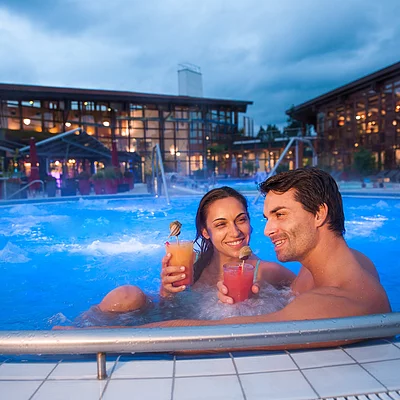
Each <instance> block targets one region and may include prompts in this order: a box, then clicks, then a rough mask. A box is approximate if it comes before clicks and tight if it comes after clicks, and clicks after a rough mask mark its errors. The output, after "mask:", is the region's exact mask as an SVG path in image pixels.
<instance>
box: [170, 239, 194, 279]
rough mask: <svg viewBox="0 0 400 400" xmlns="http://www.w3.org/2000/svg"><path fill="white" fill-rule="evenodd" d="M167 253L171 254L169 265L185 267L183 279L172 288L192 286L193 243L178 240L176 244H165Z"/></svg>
mask: <svg viewBox="0 0 400 400" xmlns="http://www.w3.org/2000/svg"><path fill="white" fill-rule="evenodd" d="M165 250H166V251H167V253H171V259H170V262H169V263H170V264H171V265H175V266H179V267H181V266H183V267H185V272H184V274H185V275H186V277H185V278H183V279H181V280H179V281H176V282H174V283H173V284H172V286H181V285H186V286H190V285H192V284H193V258H194V257H193V242H191V241H185V240H180V241H179V242H176V243H167V244H166V245H165Z"/></svg>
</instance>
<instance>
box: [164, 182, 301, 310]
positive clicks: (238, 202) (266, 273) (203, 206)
mask: <svg viewBox="0 0 400 400" xmlns="http://www.w3.org/2000/svg"><path fill="white" fill-rule="evenodd" d="M251 231H252V227H251V225H250V216H249V213H248V206H247V200H246V198H245V197H244V196H243V195H242V194H240V193H239V192H237V191H236V190H234V189H232V188H230V187H228V186H223V187H221V188H217V189H213V190H211V191H209V192H208V193H206V194H205V195H204V197H203V198H202V199H201V201H200V204H199V207H198V209H197V215H196V239H195V243H197V245H198V246H199V248H200V254H199V257H198V260H197V261H196V262H195V264H194V285H193V287H192V288H193V289H196V287H199V286H200V285H209V286H214V285H215V286H216V285H217V282H218V281H221V280H222V278H223V268H222V267H223V265H224V264H225V263H227V262H231V261H239V251H240V249H241V248H242V247H243V246H248V245H249V243H250V236H251ZM170 259H171V255H170V254H167V255H166V256H165V257H163V259H162V272H161V290H160V294H161V296H168V295H171V294H174V293H178V292H181V291H183V290H185V289H186V287H185V286H184V285H183V286H178V287H174V286H173V283H174V282H177V281H179V280H181V279H182V278H184V276H185V270H184V268H185V267H182V266H171V265H169V262H170ZM246 263H249V264H252V265H254V266H255V274H254V275H255V281H266V282H268V283H270V284H271V285H274V286H283V285H289V284H290V283H291V282H292V281H293V279H294V278H295V274H294V273H293V272H291V271H290V270H288V269H287V268H285V267H283V266H281V265H279V264H277V263H274V262H267V261H262V260H260V259H259V258H258V257H257V256H255V255H254V254H252V255H251V256H250V258H249V259H248V260H247V261H246ZM252 290H253V292H254V293H257V292H258V290H259V288H258V285H257V284H256V285H253V289H252ZM225 302H228V303H232V302H233V300H232V299H231V298H230V297H228V296H226V299H225Z"/></svg>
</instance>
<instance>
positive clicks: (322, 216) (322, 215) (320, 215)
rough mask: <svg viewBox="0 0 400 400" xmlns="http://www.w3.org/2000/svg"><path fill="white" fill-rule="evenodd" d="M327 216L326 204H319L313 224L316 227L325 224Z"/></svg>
mask: <svg viewBox="0 0 400 400" xmlns="http://www.w3.org/2000/svg"><path fill="white" fill-rule="evenodd" d="M327 218H328V206H327V205H326V203H324V204H322V205H320V206H319V209H318V211H317V213H316V214H315V224H316V227H318V228H319V227H320V226H322V225H324V224H325V222H326V220H327Z"/></svg>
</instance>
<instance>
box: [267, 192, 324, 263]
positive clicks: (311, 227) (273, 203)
mask: <svg viewBox="0 0 400 400" xmlns="http://www.w3.org/2000/svg"><path fill="white" fill-rule="evenodd" d="M294 193H295V190H294V189H290V190H288V191H287V192H285V193H275V192H268V194H267V195H266V197H265V202H264V217H265V218H267V223H266V225H265V229H264V234H265V236H267V237H269V238H270V239H271V241H272V243H273V245H274V250H275V253H276V256H277V258H278V260H279V261H281V262H286V261H300V262H301V261H302V260H303V259H304V258H305V257H306V256H307V254H308V253H309V252H310V251H311V250H312V249H313V248H314V247H315V245H316V242H317V233H318V231H317V229H316V225H315V217H314V215H313V214H312V213H310V212H308V211H306V210H304V208H303V206H302V205H301V203H299V202H298V201H296V200H295V199H294Z"/></svg>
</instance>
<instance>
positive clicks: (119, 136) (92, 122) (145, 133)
mask: <svg viewBox="0 0 400 400" xmlns="http://www.w3.org/2000/svg"><path fill="white" fill-rule="evenodd" d="M2 86H3V88H2ZM7 86H8V85H5V84H3V85H0V139H1V138H3V139H6V140H9V141H13V142H18V143H22V144H27V140H28V139H29V137H30V136H34V137H35V138H36V141H40V140H43V139H45V138H48V137H51V136H53V135H57V134H59V133H62V132H66V131H69V130H72V129H75V128H83V129H84V130H85V131H86V132H87V133H88V134H89V135H93V136H94V137H95V138H96V139H98V140H99V141H101V142H102V143H103V144H104V145H105V146H107V147H109V148H111V142H112V138H115V139H116V142H117V149H118V151H123V152H126V153H137V154H138V155H139V156H140V159H141V160H142V165H141V166H140V167H141V171H142V172H141V173H142V178H144V174H145V172H146V169H147V168H149V165H150V164H149V162H150V157H151V152H152V149H153V147H154V146H155V145H156V144H158V145H159V146H160V149H161V152H162V155H163V158H164V166H165V169H166V171H169V172H172V171H178V170H179V171H180V172H182V173H185V174H188V175H190V174H193V173H194V172H195V171H198V170H201V169H203V168H204V159H205V158H206V157H207V146H208V145H209V144H210V143H213V142H216V141H218V142H226V143H228V142H230V141H231V136H232V135H234V134H235V133H237V132H238V121H239V114H240V113H243V112H245V111H246V108H247V105H249V104H251V102H241V101H238V102H235V101H225V100H216V99H206V98H201V99H199V98H193V99H192V100H191V99H190V98H189V99H188V98H187V97H185V100H182V98H181V97H180V96H163V95H154V96H152V95H144V96H143V95H138V96H137V97H138V98H137V99H135V97H136V96H135V94H134V93H129V92H128V93H126V96H124V94H125V93H124V92H107V94H106V95H105V94H104V91H96V90H87V91H86V90H80V89H78V90H77V91H76V93H73V91H74V90H73V89H66V88H42V87H38V88H37V90H35V91H32V90H29V92H30V93H31V94H29V92H28V91H24V90H23V89H24V86H22V85H21V86H19V85H9V86H12V88H9V87H7ZM4 87H6V88H4ZM15 87H17V90H13V88H15ZM30 88H32V87H30ZM3 89H4V90H3ZM5 89H7V90H5ZM44 89H48V90H44ZM52 91H53V94H51V92H52ZM83 91H84V92H86V94H83V93H82V92H83ZM49 92H50V93H49ZM143 97H146V99H143ZM116 99H117V100H116Z"/></svg>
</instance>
